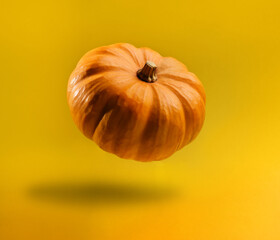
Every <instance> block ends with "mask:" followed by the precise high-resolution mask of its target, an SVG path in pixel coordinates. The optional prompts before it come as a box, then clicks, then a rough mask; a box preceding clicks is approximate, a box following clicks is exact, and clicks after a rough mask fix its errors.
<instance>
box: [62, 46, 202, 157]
mask: <svg viewBox="0 0 280 240" xmlns="http://www.w3.org/2000/svg"><path fill="white" fill-rule="evenodd" d="M67 99H68V104H69V107H70V111H71V114H72V117H73V120H74V122H75V123H76V125H77V126H78V128H79V129H80V130H81V131H82V133H83V134H84V135H85V136H87V137H88V138H90V139H91V140H93V141H95V142H96V143H97V144H98V145H99V146H100V147H101V148H102V149H104V150H105V151H107V152H110V153H114V154H116V155H117V156H119V157H121V158H127V159H135V160H139V161H155V160H161V159H164V158H167V157H169V156H171V155H172V154H173V153H174V152H175V151H177V150H179V149H181V148H182V147H184V146H185V145H186V144H188V143H189V142H191V141H192V140H193V139H194V138H195V137H196V136H197V134H198V133H199V131H200V129H201V127H202V125H203V122H204V115H205V92H204V88H203V86H202V84H201V82H200V81H199V80H198V78H197V77H196V76H195V75H194V74H193V73H191V72H189V71H188V69H187V68H186V67H185V65H184V64H182V63H181V62H179V61H178V60H176V59H174V58H171V57H162V56H161V55H160V54H158V53H157V52H155V51H153V50H151V49H149V48H136V47H134V46H132V45H131V44H128V43H118V44H113V45H110V46H104V47H99V48H96V49H93V50H91V51H89V52H88V53H86V54H85V55H84V56H83V57H82V58H81V60H80V61H79V63H78V65H77V66H76V68H75V70H74V71H73V72H72V74H71V76H70V79H69V82H68V89H67Z"/></svg>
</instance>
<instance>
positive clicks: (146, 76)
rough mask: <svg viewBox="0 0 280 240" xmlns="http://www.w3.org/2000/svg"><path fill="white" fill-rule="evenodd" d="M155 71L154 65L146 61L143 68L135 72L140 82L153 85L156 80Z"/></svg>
mask: <svg viewBox="0 0 280 240" xmlns="http://www.w3.org/2000/svg"><path fill="white" fill-rule="evenodd" d="M156 69H157V66H156V64H154V63H153V62H150V61H147V62H146V63H145V66H144V67H143V68H142V69H139V70H138V71H137V77H138V78H139V79H140V80H142V81H145V82H148V83H153V82H155V81H156V80H157V75H156Z"/></svg>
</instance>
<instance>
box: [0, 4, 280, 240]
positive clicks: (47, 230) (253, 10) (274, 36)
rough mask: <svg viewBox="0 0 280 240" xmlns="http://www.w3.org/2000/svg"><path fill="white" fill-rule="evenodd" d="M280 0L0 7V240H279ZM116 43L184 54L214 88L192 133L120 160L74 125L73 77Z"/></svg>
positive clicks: (184, 59)
mask: <svg viewBox="0 0 280 240" xmlns="http://www.w3.org/2000/svg"><path fill="white" fill-rule="evenodd" d="M279 9H280V4H279V1H276V0H266V1H264V0H262V1H259V0H254V1H252V0H247V1H243V0H237V1H222V0H218V1H208V0H205V1H184V0H181V1H177V0H174V1H158V0H154V1H146V0H144V1H128V0H119V1H112V0H111V1H86V0H79V1H78V0H76V1H73V0H71V1H70V0H67V1H66V0H65V1H58V0H56V1H53V0H48V1H34V0H33V1H30V0H27V1H19V0H16V1H3V2H2V3H1V14H0V22H1V30H0V34H1V36H0V43H1V44H0V50H1V59H0V66H1V94H0V104H1V105H0V107H1V118H0V123H1V140H0V144H1V145H0V159H1V161H0V239H1V240H19V239H20V240H25V239H28V240H33V239H34V240H35V239H36V240H38V239H39V240H41V239H44V240H91V239H92V240H113V239H114V240H116V239H119V240H126V239H127V240H128V239H129V240H130V239H131V240H138V239H139V240H140V239H141V240H142V239H145V240H171V239H172V240H212V239H213V240H225V239H226V240H243V239H244V240H257V239H260V240H274V239H275V240H276V239H277V240H278V239H280V227H279V224H280V146H279V139H280V124H279V122H280V108H279V104H280V99H279V90H280V67H279V66H280V14H279ZM116 42H129V43H131V44H133V45H135V46H137V47H142V46H146V47H150V48H152V49H154V50H156V51H158V52H159V53H161V54H162V55H163V56H173V57H175V58H177V59H178V60H180V61H182V62H184V63H185V64H186V65H187V66H188V68H189V69H190V70H191V71H192V72H194V73H196V74H197V76H198V77H199V78H200V79H201V81H202V82H203V84H204V86H205V89H206V94H207V105H206V107H207V111H206V120H205V124H204V127H203V129H202V131H201V133H200V134H199V136H198V138H197V139H196V140H195V141H194V142H193V143H191V144H190V145H188V146H187V147H185V148H184V149H182V150H181V151H179V152H177V153H176V154H174V155H173V156H172V157H170V158H169V159H167V160H165V161H162V162H152V163H139V162H136V161H132V160H122V159H119V158H118V157H116V156H114V155H112V154H108V153H106V152H104V151H102V150H101V149H99V148H98V147H97V146H96V145H95V144H94V143H92V142H91V141H90V140H88V139H86V138H85V137H84V136H83V135H82V134H81V133H80V132H79V131H78V129H77V128H76V127H75V125H74V123H73V121H72V119H71V116H70V113H69V109H68V106H67V102H66V86H67V81H68V77H69V75H70V73H71V71H72V70H73V69H74V67H75V65H76V63H77V61H78V60H79V59H80V58H81V56H82V55H83V54H84V53H85V52H87V51H89V50H90V49H92V48H95V47H98V46H102V45H108V44H112V43H116Z"/></svg>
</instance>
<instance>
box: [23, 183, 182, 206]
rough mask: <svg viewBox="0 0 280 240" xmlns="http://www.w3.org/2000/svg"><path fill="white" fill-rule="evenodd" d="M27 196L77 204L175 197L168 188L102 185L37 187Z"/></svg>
mask: <svg viewBox="0 0 280 240" xmlns="http://www.w3.org/2000/svg"><path fill="white" fill-rule="evenodd" d="M28 194H29V196H30V197H32V198H34V199H37V200H45V201H46V200H47V201H52V202H62V203H77V204H104V203H107V204H109V203H120V204H122V203H125V204H127V203H142V202H154V201H163V200H168V199H172V198H174V197H175V196H177V192H176V191H175V190H174V189H171V188H159V187H156V186H154V187H153V186H146V185H135V186H134V185H132V184H130V185H126V184H116V183H102V182H88V183H79V184H77V183H54V184H44V185H37V186H33V187H31V188H30V189H29V190H28Z"/></svg>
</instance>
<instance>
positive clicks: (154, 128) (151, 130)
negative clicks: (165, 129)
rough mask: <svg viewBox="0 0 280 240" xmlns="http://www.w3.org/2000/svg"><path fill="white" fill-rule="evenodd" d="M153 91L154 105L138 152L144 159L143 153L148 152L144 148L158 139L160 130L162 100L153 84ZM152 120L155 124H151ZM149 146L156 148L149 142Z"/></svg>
mask: <svg viewBox="0 0 280 240" xmlns="http://www.w3.org/2000/svg"><path fill="white" fill-rule="evenodd" d="M151 89H152V91H153V93H154V94H153V104H152V107H151V108H150V113H149V115H148V117H147V121H146V126H145V127H144V129H143V132H142V134H141V137H140V138H141V141H140V143H141V144H140V146H139V149H138V152H137V155H140V156H141V155H142V157H143V153H144V152H145V150H146V149H144V148H143V147H144V146H146V145H147V140H148V141H151V139H155V138H156V137H157V133H158V130H159V122H160V108H159V106H160V99H159V96H158V93H157V91H156V90H155V88H154V86H152V84H151ZM154 110H155V111H154ZM154 116H155V117H154ZM153 119H156V120H153ZM151 120H152V121H154V122H152V123H151ZM143 145H144V146H143ZM148 145H152V146H154V143H153V142H149V144H148ZM143 150H144V151H143ZM153 154H154V151H150V152H149V155H153ZM149 155H148V156H149ZM148 156H146V157H148ZM148 158H149V157H148Z"/></svg>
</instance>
